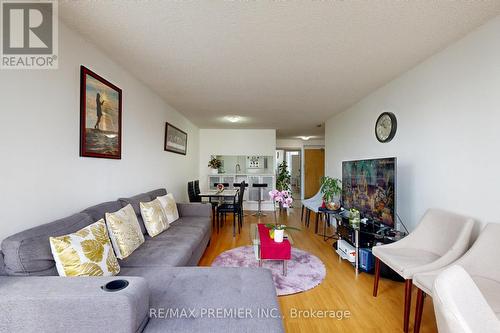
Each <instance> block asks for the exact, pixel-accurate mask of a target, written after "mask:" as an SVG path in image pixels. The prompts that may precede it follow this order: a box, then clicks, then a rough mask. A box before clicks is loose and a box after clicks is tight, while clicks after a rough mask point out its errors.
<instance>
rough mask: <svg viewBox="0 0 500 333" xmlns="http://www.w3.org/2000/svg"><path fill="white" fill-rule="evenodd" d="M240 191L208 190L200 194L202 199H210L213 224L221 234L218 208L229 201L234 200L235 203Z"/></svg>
mask: <svg viewBox="0 0 500 333" xmlns="http://www.w3.org/2000/svg"><path fill="white" fill-rule="evenodd" d="M239 191H240V190H226V189H224V190H222V191H220V190H208V191H204V192H201V193H200V194H198V196H199V197H200V198H208V202H210V203H211V204H212V224H213V225H214V226H215V225H217V232H219V224H218V223H216V219H215V218H216V216H217V212H216V209H217V206H218V205H220V204H222V203H223V202H224V201H226V200H227V199H233V202H234V201H235V200H236V195H237V194H238V192H239Z"/></svg>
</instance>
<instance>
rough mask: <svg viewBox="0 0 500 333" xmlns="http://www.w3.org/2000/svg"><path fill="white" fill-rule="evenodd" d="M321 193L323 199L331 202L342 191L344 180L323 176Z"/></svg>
mask: <svg viewBox="0 0 500 333" xmlns="http://www.w3.org/2000/svg"><path fill="white" fill-rule="evenodd" d="M321 193H323V200H325V202H331V201H333V200H334V198H335V197H336V196H339V195H340V194H341V193H342V181H341V180H340V179H338V178H332V177H328V176H325V177H323V178H321Z"/></svg>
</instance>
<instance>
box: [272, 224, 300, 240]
mask: <svg viewBox="0 0 500 333" xmlns="http://www.w3.org/2000/svg"><path fill="white" fill-rule="evenodd" d="M266 228H268V229H269V236H270V237H271V238H273V239H274V241H275V242H276V243H282V242H283V236H284V235H285V230H298V231H300V229H299V228H295V227H289V226H287V225H284V224H271V223H269V224H266Z"/></svg>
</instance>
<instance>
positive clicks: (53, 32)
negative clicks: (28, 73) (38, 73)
mask: <svg viewBox="0 0 500 333" xmlns="http://www.w3.org/2000/svg"><path fill="white" fill-rule="evenodd" d="M0 4H1V18H2V24H1V28H2V33H1V37H2V41H1V46H2V50H1V57H2V59H1V65H0V68H2V69H57V67H58V61H57V46H58V43H57V32H58V31H57V28H58V25H57V20H58V17H57V2H56V1H55V0H54V1H32V2H30V1H13V0H0Z"/></svg>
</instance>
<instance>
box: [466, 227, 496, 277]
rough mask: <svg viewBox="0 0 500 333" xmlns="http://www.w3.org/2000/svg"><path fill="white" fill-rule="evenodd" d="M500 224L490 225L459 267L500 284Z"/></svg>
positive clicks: (485, 228)
mask: <svg viewBox="0 0 500 333" xmlns="http://www.w3.org/2000/svg"><path fill="white" fill-rule="evenodd" d="M499 240H500V223H488V224H487V225H486V226H485V227H484V228H483V230H481V233H480V234H479V237H478V238H477V239H476V241H475V242H474V244H473V245H472V246H471V248H470V249H469V251H467V252H466V253H465V254H464V255H463V256H462V257H461V258H460V259H458V260H457V261H456V264H457V265H460V266H462V267H464V268H465V269H466V270H467V272H468V273H469V274H471V275H473V276H475V275H479V276H481V277H483V278H487V279H490V280H493V281H499V282H500V260H498V258H500V246H499V244H498V242H499Z"/></svg>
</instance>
